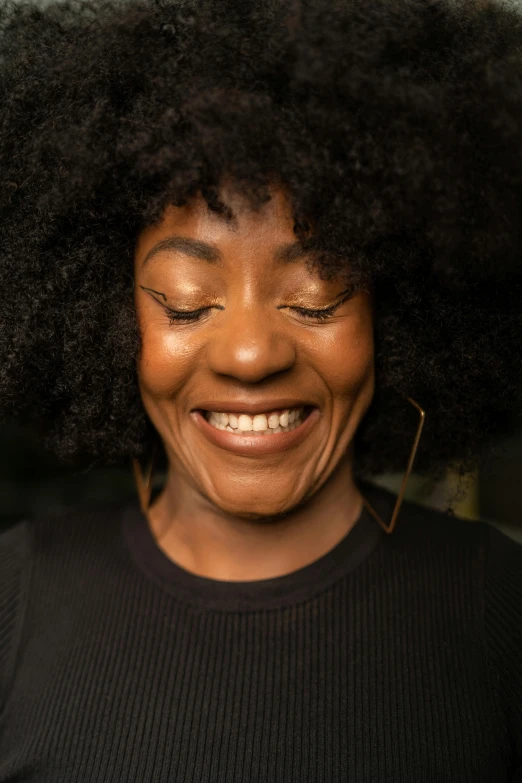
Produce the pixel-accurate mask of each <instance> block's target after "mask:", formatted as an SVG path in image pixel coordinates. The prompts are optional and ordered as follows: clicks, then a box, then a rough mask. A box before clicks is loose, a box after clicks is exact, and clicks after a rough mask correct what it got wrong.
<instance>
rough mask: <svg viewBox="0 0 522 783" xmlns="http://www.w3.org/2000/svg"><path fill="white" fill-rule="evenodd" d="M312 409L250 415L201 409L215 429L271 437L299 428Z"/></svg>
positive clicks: (305, 407) (239, 434)
mask: <svg viewBox="0 0 522 783" xmlns="http://www.w3.org/2000/svg"><path fill="white" fill-rule="evenodd" d="M311 410H312V408H311V407H310V406H300V407H296V408H286V409H283V410H279V411H270V412H267V413H258V414H256V415H255V416H249V415H248V414H246V413H230V412H229V413H221V412H219V411H201V413H202V414H203V416H204V417H205V419H206V420H207V421H208V423H209V424H210V425H211V426H212V427H214V429H217V430H226V431H227V432H233V433H234V434H236V435H238V436H242V435H246V436H248V437H252V436H253V435H256V436H262V437H270V436H271V435H277V434H279V433H282V432H292V430H295V429H297V428H298V427H300V426H301V424H303V423H304V422H305V421H306V419H307V418H308V416H309V415H310V412H311Z"/></svg>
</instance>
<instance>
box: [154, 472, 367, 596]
mask: <svg viewBox="0 0 522 783" xmlns="http://www.w3.org/2000/svg"><path fill="white" fill-rule="evenodd" d="M361 510H362V496H361V494H360V492H359V490H358V488H357V486H356V485H355V483H354V481H353V476H352V470H351V463H350V464H348V463H345V464H341V465H339V466H338V468H337V470H336V471H335V473H334V474H333V475H332V476H330V478H329V479H328V481H327V482H326V483H325V484H324V485H323V486H322V487H321V488H320V489H319V490H318V491H317V492H316V494H315V495H314V496H313V497H312V498H310V499H309V500H308V501H307V502H306V503H304V504H303V505H302V506H300V507H299V508H297V509H295V510H292V511H290V512H288V513H287V514H285V515H284V516H281V517H277V518H276V519H273V518H271V519H267V520H259V519H258V520H255V521H254V520H248V519H244V518H240V517H235V516H230V515H227V514H224V513H223V512H222V511H221V510H220V509H217V508H216V507H215V506H214V505H213V504H210V503H209V501H208V500H206V499H205V498H203V497H202V496H201V495H199V494H198V493H197V492H196V491H195V489H194V488H193V487H192V486H190V485H189V484H188V483H187V482H185V481H184V480H183V478H180V476H179V474H177V473H176V472H175V471H174V470H172V469H171V470H170V471H169V473H168V476H167V481H166V484H165V487H164V489H163V491H162V492H161V494H160V495H159V496H158V498H157V499H156V500H155V502H154V503H153V505H152V506H151V508H150V509H149V510H148V519H149V525H150V528H151V530H152V533H153V535H154V537H155V539H156V541H157V543H158V545H159V546H160V547H161V549H162V550H163V551H164V553H165V554H166V555H167V557H169V558H170V559H171V560H173V561H174V562H175V563H177V565H179V566H181V567H182V568H185V569H186V570H188V571H190V572H192V573H195V574H198V575H199V576H203V577H207V578H211V579H218V580H224V581H255V580H260V579H271V578H274V577H278V576H283V575H284V574H288V573H291V572H292V571H296V570H298V569H300V568H304V567H305V566H307V565H309V564H310V563H312V562H314V561H315V560H318V559H319V558H320V557H322V556H323V555H325V554H326V553H327V552H329V551H330V550H331V549H333V548H334V547H335V546H336V544H338V543H339V541H340V540H341V539H342V538H343V537H344V536H345V535H346V534H347V533H348V532H349V531H350V530H351V528H352V527H353V526H354V525H355V523H356V522H357V520H358V518H359V515H360V513H361Z"/></svg>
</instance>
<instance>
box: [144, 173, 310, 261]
mask: <svg viewBox="0 0 522 783" xmlns="http://www.w3.org/2000/svg"><path fill="white" fill-rule="evenodd" d="M219 195H220V198H221V200H222V201H223V202H224V203H225V204H226V206H227V207H229V208H230V210H231V211H232V218H231V219H227V218H226V216H225V215H220V214H219V213H216V212H214V211H213V210H211V209H210V207H209V206H208V204H207V202H206V200H205V199H204V198H203V196H201V194H199V193H198V194H197V195H196V196H194V197H192V198H191V199H190V200H189V201H188V202H187V203H186V204H184V205H183V206H174V205H169V206H168V207H167V208H166V209H165V211H164V213H163V215H162V218H161V220H160V222H158V223H156V224H154V225H152V226H148V227H146V228H145V229H144V230H143V231H142V232H141V234H140V235H139V237H138V240H137V245H136V252H137V255H138V256H141V257H143V256H144V255H145V254H146V253H147V252H148V250H149V249H150V248H151V247H152V246H153V245H154V244H156V243H157V242H159V241H161V240H163V239H166V238H168V237H171V236H184V237H189V238H193V239H198V240H201V241H202V242H208V243H211V244H214V245H217V246H219V248H220V251H221V252H222V253H223V254H226V253H227V252H230V253H233V252H234V251H235V249H239V248H243V247H245V246H248V245H256V246H257V248H258V249H259V247H262V248H264V249H266V250H270V249H272V248H273V247H275V246H279V245H281V244H282V243H284V242H292V241H294V240H295V234H294V230H293V226H294V217H293V212H292V206H291V203H290V201H289V199H288V196H287V194H286V192H285V190H284V189H282V188H280V187H275V186H272V187H271V188H270V191H269V196H270V199H269V200H268V201H266V202H265V203H264V204H262V205H261V206H259V207H258V208H256V209H254V208H253V207H252V206H251V205H250V203H249V202H248V201H247V200H246V199H245V198H244V197H242V196H241V195H240V194H238V193H237V192H236V191H234V190H232V189H231V188H230V187H227V186H224V187H223V188H222V190H221V191H220V194H219Z"/></svg>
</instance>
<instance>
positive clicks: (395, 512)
mask: <svg viewBox="0 0 522 783" xmlns="http://www.w3.org/2000/svg"><path fill="white" fill-rule="evenodd" d="M406 399H407V400H408V402H411V404H412V405H413V406H414V407H415V408H417V410H418V412H419V414H420V418H419V425H418V427H417V433H416V435H415V440H414V441H413V447H412V450H411V453H410V458H409V460H408V466H407V468H406V473H405V474H404V477H403V479H402V484H401V488H400V491H399V494H398V496H397V501H396V503H395V507H394V509H393V514H392V517H391V522H390V524H389V525H386V524H385V523H384V522H383V521H382V519H381V518H380V516H379V515H378V513H377V512H376V511H375V509H374V508H372V506H371V505H370V504H369V503H368V501H367V500H366V498H365V497H364V496H363V503H364V505H365V506H366V508H367V509H368V511H369V512H370V514H371V515H372V516H373V518H374V519H376V520H377V522H378V523H379V525H380V526H381V527H382V528H383V530H385V531H386V533H393V530H394V528H395V525H396V523H397V517H398V516H399V510H400V507H401V505H402V501H403V499H404V493H405V492H406V485H407V484H408V479H409V477H410V473H411V470H412V468H413V461H414V460H415V454H416V453H417V448H418V446H419V441H420V436H421V433H422V428H423V426H424V419H425V417H426V412H425V411H424V410H423V409H422V408H421V406H420V405H419V404H418V403H417V402H415V400H412V398H411V397H406Z"/></svg>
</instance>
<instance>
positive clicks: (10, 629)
mask: <svg viewBox="0 0 522 783" xmlns="http://www.w3.org/2000/svg"><path fill="white" fill-rule="evenodd" d="M365 494H366V496H367V497H368V499H369V500H370V502H372V504H373V505H374V506H375V507H376V508H377V510H378V511H379V512H380V513H381V514H382V515H383V516H384V517H386V519H389V517H390V514H391V509H392V507H393V502H394V497H393V496H392V495H390V494H389V493H387V492H385V491H383V490H379V489H377V488H375V487H370V486H367V487H365ZM0 716H1V717H0V783H15V781H16V783H22V781H37V783H61V782H62V781H63V783H116V781H117V783H149V782H150V783H152V782H154V783H167V781H168V783H174V782H175V783H189V782H190V783H217V782H218V781H219V782H220V783H221V782H222V783H257V782H258V781H259V782H261V781H263V782H265V781H266V783H279V781H285V783H287V782H288V783H289V782H290V781H292V782H293V783H323V782H324V783H341V782H342V783H347V782H348V781H350V782H351V781H353V782H354V783H359V782H361V783H366V782H367V783H374V782H375V781H386V783H391V781H393V782H394V783H408V781H411V782H412V783H413V781H415V783H419V782H420V781H422V783H430V781H433V783H435V781H436V782H437V783H451V782H452V781H454V782H455V783H466V781H469V782H470V783H471V782H473V783H485V782H486V781H487V783H501V782H502V781H519V782H520V781H522V546H521V545H520V544H517V543H516V542H515V541H513V540H512V539H511V538H509V537H507V536H506V535H504V534H503V533H501V532H500V531H499V530H497V529H495V528H494V527H492V526H490V525H488V524H486V523H484V522H468V521H465V520H460V519H456V518H452V517H449V516H446V515H444V514H441V513H438V512H434V511H429V510H426V509H423V508H421V507H420V506H417V505H414V504H411V503H406V504H405V505H404V506H403V509H402V511H401V515H400V518H399V521H398V524H397V528H396V529H395V531H394V532H393V534H392V535H390V536H388V535H386V534H385V533H384V531H382V530H381V528H380V527H379V525H378V524H377V523H376V522H375V520H373V518H372V517H371V516H370V515H369V514H368V513H367V512H366V511H363V512H362V514H361V516H360V518H359V519H358V521H357V523H356V525H355V527H354V528H353V529H352V530H351V531H350V532H349V533H348V534H347V535H346V536H345V537H344V538H343V539H342V540H341V541H340V542H339V543H338V544H337V545H336V546H335V547H334V548H333V549H332V550H331V551H330V552H328V553H327V554H325V555H324V556H322V557H320V558H319V559H317V560H316V561H315V562H313V563H312V564H310V565H308V566H306V567H304V568H301V569H299V570H297V571H294V572H293V573H291V574H287V575H285V576H281V577H277V578H274V579H266V580H262V581H252V582H222V581H218V580H214V579H208V578H205V577H201V576H197V575H195V574H192V573H189V572H188V571H186V570H185V569H183V568H182V567H180V566H179V565H176V564H175V563H173V562H172V561H171V560H170V559H169V558H168V557H167V555H166V554H165V553H164V552H163V551H162V550H161V548H160V547H159V546H158V544H157V543H156V541H155V539H154V536H153V534H152V532H151V530H150V528H149V526H148V523H147V520H146V519H145V517H144V516H143V515H142V514H141V513H140V511H139V510H138V507H137V505H136V504H129V505H124V504H118V503H114V504H111V505H107V506H103V507H99V508H95V509H90V510H82V509H70V510H68V511H67V512H64V513H61V514H59V515H55V516H51V515H49V516H46V517H44V518H42V519H39V520H37V521H36V522H28V521H25V522H21V523H19V524H17V525H16V526H14V527H13V528H11V529H10V530H8V531H7V532H5V533H3V534H2V535H1V536H0Z"/></svg>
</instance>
